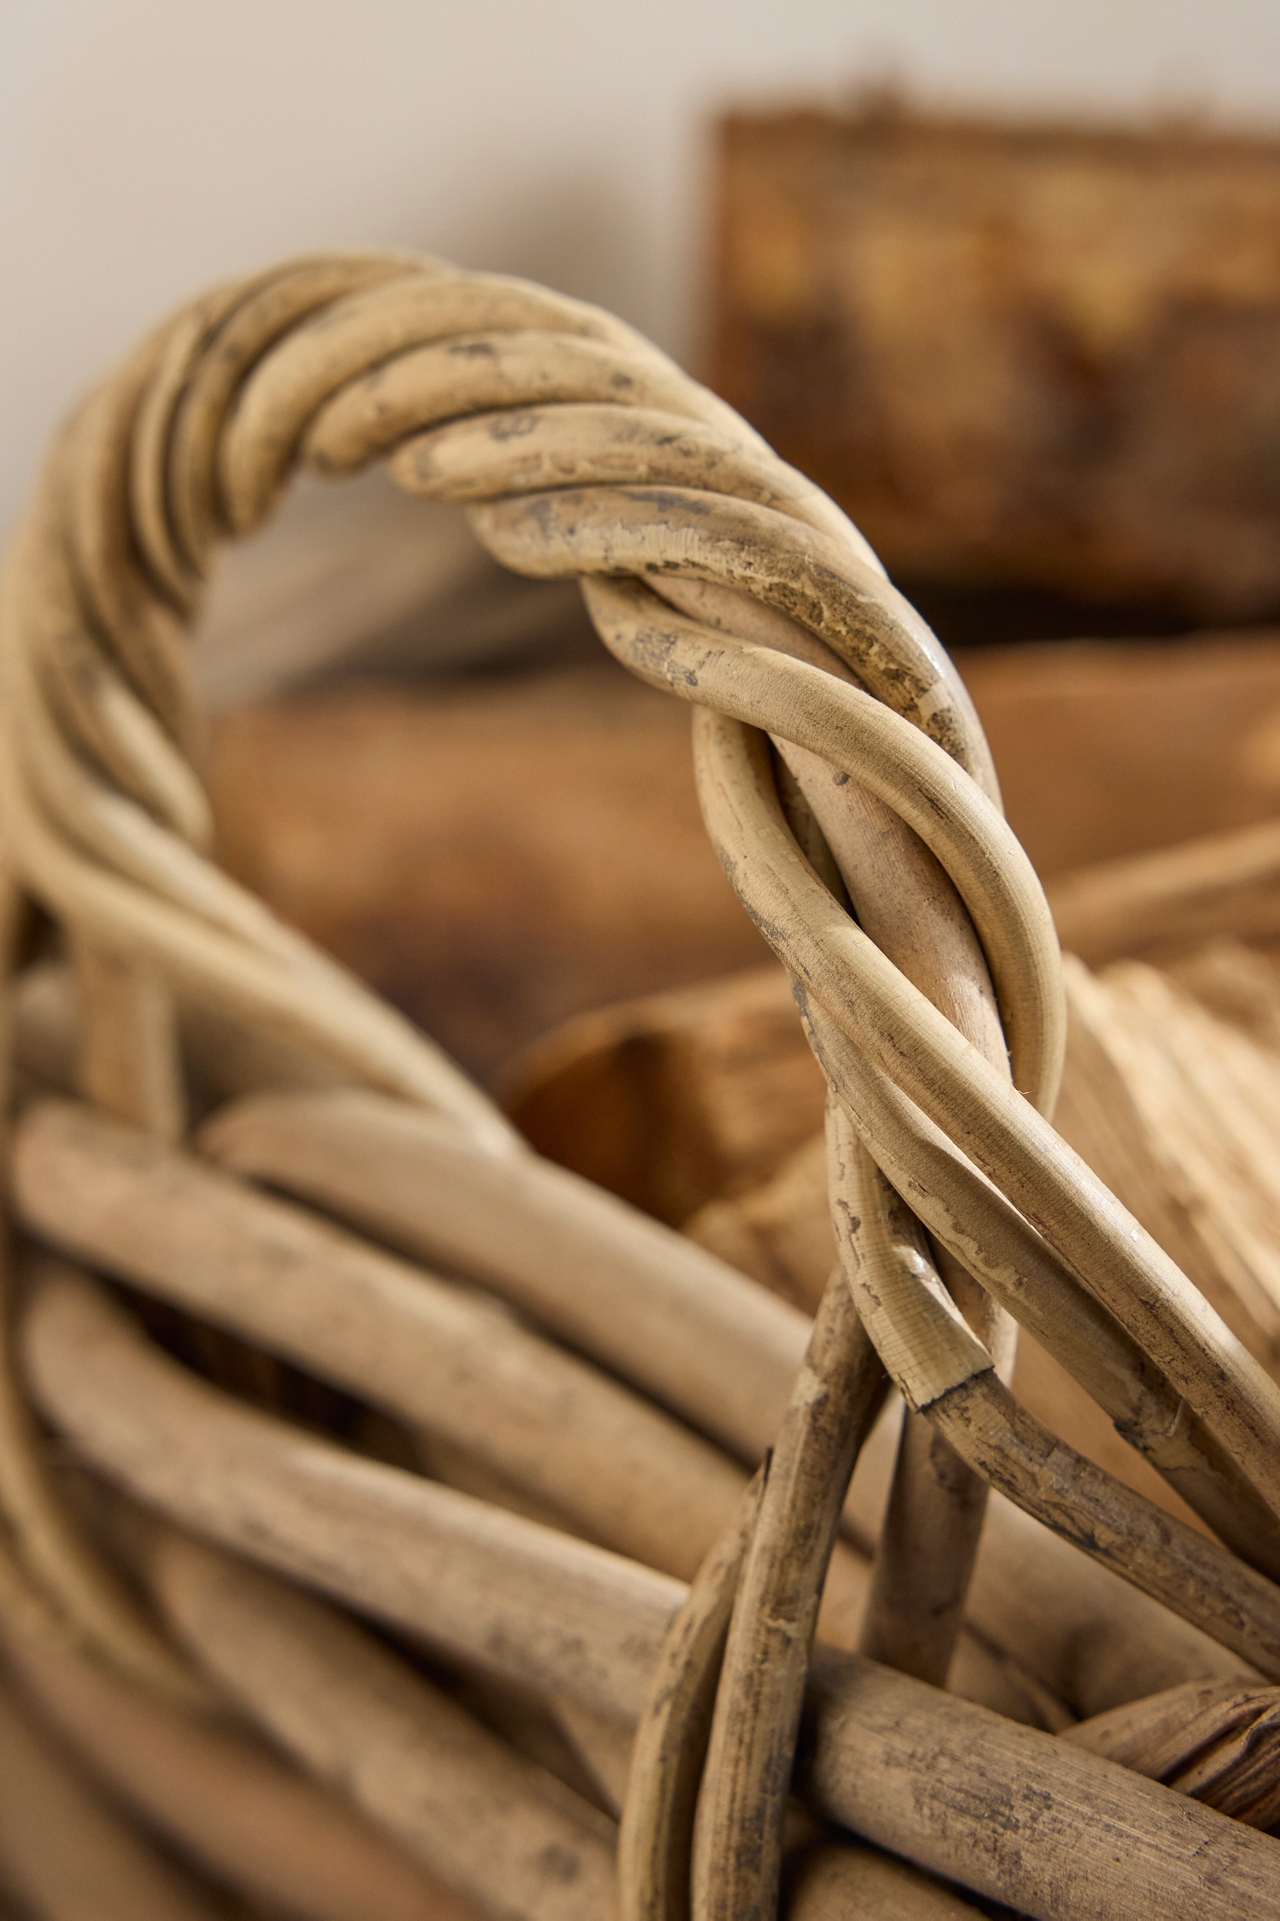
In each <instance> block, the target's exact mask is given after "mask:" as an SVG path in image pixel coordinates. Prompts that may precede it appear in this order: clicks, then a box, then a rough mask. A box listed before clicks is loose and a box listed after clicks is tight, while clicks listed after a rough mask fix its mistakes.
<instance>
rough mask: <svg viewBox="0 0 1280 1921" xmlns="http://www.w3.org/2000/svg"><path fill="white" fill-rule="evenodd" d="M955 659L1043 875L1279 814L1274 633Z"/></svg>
mask: <svg viewBox="0 0 1280 1921" xmlns="http://www.w3.org/2000/svg"><path fill="white" fill-rule="evenodd" d="M956 664H957V666H958V667H959V668H960V671H961V673H962V674H963V676H964V682H965V685H966V687H967V688H968V689H969V692H970V693H971V694H972V696H973V699H974V703H975V705H976V706H977V709H978V713H979V715H980V717H981V720H982V726H983V731H984V732H985V734H986V736H987V739H988V741H989V742H990V744H991V752H992V755H993V756H994V759H995V763H996V768H997V770H998V772H999V775H1000V787H1001V792H1002V793H1003V796H1004V804H1005V810H1006V812H1007V814H1008V816H1009V823H1010V825H1011V826H1012V828H1013V830H1014V832H1015V833H1016V834H1017V836H1018V839H1019V840H1020V841H1021V842H1022V844H1023V846H1024V847H1025V848H1026V850H1027V852H1028V854H1029V855H1030V856H1031V859H1032V862H1033V864H1034V865H1035V868H1036V871H1037V873H1039V874H1040V875H1041V876H1042V877H1044V876H1056V875H1060V874H1062V875H1065V874H1067V873H1070V872H1074V871H1075V870H1077V869H1079V868H1081V867H1086V866H1089V865H1092V864H1093V863H1095V862H1098V861H1105V860H1113V859H1118V858H1120V857H1122V856H1126V855H1133V854H1141V853H1145V852H1147V851H1148V850H1150V849H1152V848H1156V847H1171V846H1174V845H1175V844H1178V843H1181V842H1183V841H1189V840H1191V839H1193V838H1194V837H1197V836H1200V835H1205V834H1219V833H1225V832H1227V831H1228V830H1230V829H1233V828H1239V827H1246V826H1249V825H1250V824H1252V823H1254V822H1258V821H1268V822H1269V821H1270V820H1271V819H1272V818H1273V817H1274V816H1275V814H1276V813H1277V811H1280V646H1278V645H1277V634H1276V633H1275V631H1274V630H1267V629H1264V630H1262V631H1257V632H1252V633H1236V634H1212V633H1209V634H1196V635H1194V636H1192V637H1190V638H1188V639H1184V640H1071V641H1059V642H1054V643H1052V644H1044V645H1038V646H1034V647H1028V646H1017V647H966V648H964V649H962V650H961V651H960V652H959V653H958V655H957V661H956ZM1056 905H1057V903H1056V901H1055V907H1056ZM1139 931H1140V932H1141V931H1143V930H1141V928H1140V929H1139ZM1067 944H1068V945H1071V947H1072V951H1073V952H1080V951H1082V950H1081V949H1080V948H1079V946H1078V944H1077V937H1076V936H1075V934H1074V933H1072V935H1071V936H1070V938H1069V940H1068V943H1067Z"/></svg>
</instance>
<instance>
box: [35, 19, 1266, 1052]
mask: <svg viewBox="0 0 1280 1921" xmlns="http://www.w3.org/2000/svg"><path fill="white" fill-rule="evenodd" d="M0 25H2V27H3V58H2V59H0V240H2V242H3V259H4V262H5V284H6V295H5V299H4V301H3V304H2V305H0V418H2V419H3V422H4V435H3V439H2V440H0V524H2V525H4V526H8V525H9V524H10V522H11V521H12V519H13V516H14V515H15V514H16V513H17V512H18V511H19V509H20V505H21V502H22V499H23V497H24V494H25V492H26V490H27V489H28V488H29V486H30V484H31V482H32V478H33V475H34V473H35V471H36V468H37V464H38V460H39V456H40V450H41V448H42V446H43V444H44V442H45V441H46V439H47V437H48V435H49V434H50V432H51V431H52V430H53V428H54V426H55V424H56V422H57V419H58V417H59V415H60V413H61V411H62V410H63V409H64V408H65V407H66V406H67V405H68V404H69V402H70V401H71V400H72V399H73V398H74V396H75V395H76V394H77V393H78V392H79V391H80V390H82V389H83V387H84V386H85V385H86V383H88V382H89V381H90V380H91V379H92V377H93V375H94V374H95V372H97V371H98V370H99V369H101V368H103V367H104V366H105V365H106V364H108V363H109V362H110V361H111V359H112V358H113V357H114V356H115V355H117V354H119V353H120V352H121V351H123V350H124V349H125V348H126V346H127V345H128V344H129V343H130V342H131V341H132V340H133V339H134V338H135V337H136V336H137V335H138V334H139V333H140V332H142V331H143V330H144V329H145V328H146V327H147V326H148V325H149V324H150V323H151V322H152V320H153V319H155V318H156V317H157V316H158V315H160V314H162V313H163V312H165V311H166V310H167V309H168V308H170V307H171V306H173V305H174V304H176V303H178V302H180V301H181V300H183V299H184V298H185V297H187V296H189V295H191V294H193V293H195V292H197V291H199V290H200V289H202V288H203V287H205V286H206V285H208V284H209V283H211V282H213V281H216V280H218V279H219V278H221V277H223V276H227V275H231V274H235V273H237V272H240V271H242V270H246V269H251V268H253V267H255V266H258V265H261V264H263V263H265V262H268V261H270V260H272V259H274V258H276V257H280V256H286V255H290V254H294V253H299V252H302V251H305V250H309V249H316V248H324V247H328V246H335V245H336V246H345V245H352V244H359V245H368V244H387V245H391V246H397V247H404V246H407V247H414V248H422V249H425V250H427V251H429V252H434V253H439V254H443V255H446V256H448V257H450V258H452V259H454V260H456V261H458V262H460V263H462V264H465V265H469V266H475V267H484V268H493V269H498V270H503V271H508V272H513V273H517V274H524V275H529V276H532V277H533V278H536V279H540V280H544V281H547V282H548V283H550V284H552V285H554V286H557V287H559V288H562V289H564V290H566V291H568V292H571V293H574V294H577V295H581V296H583V297H585V298H588V299H591V300H594V301H598V302H600V303H602V304H604V305H605V306H608V307H610V308H612V309H614V310H615V311H617V312H619V313H621V314H622V315H624V316H625V317H626V318H627V319H629V320H631V321H632V322H634V323H635V324H636V325H637V326H639V327H640V328H642V329H643V330H644V331H646V332H647V333H649V334H651V335H652V336H653V337H654V338H655V339H656V340H657V341H658V342H659V343H660V344H661V345H662V346H664V347H665V348H666V349H668V351H670V352H671V353H673V354H674V355H675V356H676V357H677V358H678V359H680V360H681V361H682V362H683V363H684V364H686V365H688V366H690V367H691V368H692V369H693V370H695V371H696V372H698V373H699V374H700V375H701V377H703V378H705V379H707V380H708V381H709V382H710V383H711V384H712V385H714V386H716V387H717V388H718V389H719V390H720V391H721V392H723V393H724V394H725V395H726V396H727V397H728V398H729V399H730V400H731V401H732V402H733V403H734V405H736V406H737V407H739V408H740V409H741V410H742V411H743V412H744V413H745V414H747V416H748V417H749V418H751V419H752V420H753V421H754V422H755V423H756V424H757V425H759V426H760V427H761V428H762V429H763V430H764V431H765V432H766V434H768V436H769V437H770V438H771V439H772V440H773V441H774V442H775V444H776V445H777V446H778V447H779V448H780V450H781V451H782V452H783V453H784V454H785V455H786V456H787V457H788V458H790V459H792V460H794V461H795V462H796V463H797V464H798V465H800V466H803V467H805V468H806V469H807V470H808V471H810V472H811V473H813V474H814V475H815V476H816V478H818V479H819V480H820V481H821V482H822V484H823V485H824V486H826V487H827V488H828V489H829V490H830V491H832V492H833V493H834V494H836V495H837V497H838V498H840V499H841V500H842V501H843V502H844V504H845V505H847V506H848V507H849V509H850V511H851V512H853V513H854V515H855V517H856V518H857V519H858V520H859V522H860V523H861V524H862V525H863V526H864V528H865V530H866V531H867V533H868V534H869V536H870V537H871V538H872V540H873V541H874V542H875V543H876V544H877V546H878V547H879V549H880V551H881V552H882V554H883V555H884V557H885V560H886V562H887V564H888V565H889V567H890V569H891V571H892V572H893V574H894V576H895V578H896V579H897V580H898V581H899V583H900V584H901V585H902V586H903V587H904V588H905V589H906V591H907V592H908V593H910V594H911V595H912V596H913V598H915V599H916V600H917V602H918V604H919V605H920V606H921V607H922V609H923V610H924V612H925V613H926V615H927V616H928V617H929V618H930V619H931V620H932V621H933V622H934V624H935V625H936V627H937V629H938V631H939V633H940V635H941V636H942V638H943V640H944V641H945V642H946V643H947V644H948V645H949V646H951V647H953V648H955V649H956V650H957V652H958V654H959V657H960V659H961V664H962V670H963V671H964V673H965V674H966V677H967V678H968V679H969V681H970V685H971V687H972V689H973V691H974V694H975V697H976V698H977V700H978V703H979V706H980V709H981V711H982V714H983V718H984V721H985V723H986V725H987V727H988V730H989V732H990V734H991V737H992V741H993V745H994V747H995V750H996V756H997V761H998V764H999V766H1000V770H1001V775H1002V779H1003V781H1004V784H1005V790H1006V796H1007V800H1008V805H1009V811H1010V815H1011V818H1012V819H1013V821H1014V824H1015V826H1016V827H1017V829H1018V831H1019V832H1020V833H1021V834H1022V836H1023V838H1024V840H1025V842H1026V844H1027V846H1028V848H1029V850H1030V851H1031V853H1032V856H1033V858H1034V859H1035V860H1036V862H1037V864H1038V865H1039V867H1040V869H1041V872H1042V873H1043V874H1044V875H1045V876H1046V877H1047V878H1050V879H1053V878H1054V877H1055V876H1062V875H1066V874H1071V873H1073V872H1075V871H1077V870H1079V869H1081V868H1087V867H1088V866H1089V865H1090V864H1091V863H1094V862H1097V861H1099V860H1104V859H1111V858H1115V857H1118V856H1123V855H1127V854H1132V853H1135V852H1139V851H1142V850H1144V849H1150V848H1153V847H1159V846H1162V845H1165V844H1168V843H1172V842H1175V841H1178V840H1182V839H1185V838H1187V837H1188V836H1191V835H1195V834H1198V833H1205V832H1210V831H1216V830H1222V829H1226V828H1233V827H1239V826H1241V825H1244V824H1247V823H1249V822H1253V821H1260V820H1265V819H1267V818H1269V817H1270V816H1271V815H1273V814H1274V813H1275V811H1276V806H1277V800H1278V799H1280V654H1278V653H1277V649H1276V646H1275V638H1274V633H1273V629H1272V623H1273V622H1274V621H1276V620H1277V619H1278V618H1280V541H1278V540H1277V538H1276V534H1277V530H1278V527H1280V144H1278V143H1277V130H1278V129H1280V13H1278V12H1277V10H1276V8H1275V7H1274V5H1272V4H1269V0H1221V3H1220V4H1219V5H1218V6H1216V7H1214V8H1206V7H1204V6H1203V5H1196V4H1192V0H1109V3H1108V4H1101V3H1100V0H1075V4H1072V5H1067V4H1064V3H1059V0H1051V3H1049V0H1040V3H1039V4H1037V5H1035V6H1027V5H1025V4H1014V0H970V3H969V4H966V5H964V6H963V7H958V6H955V5H953V4H947V3H946V0H862V3H861V4H835V3H834V0H792V4H791V5H790V6H788V7H786V8H779V7H777V6H766V5H764V4H761V3H760V0H735V3H734V4H732V5H730V4H720V3H719V0H701V3H700V4H699V3H694V4H690V3H689V0H685V4H682V5H677V4H676V3H675V0H649V4H648V5H647V6H645V7H643V8H629V7H624V6H621V5H617V4H608V3H600V0H597V4H588V0H543V4H541V5H539V6H526V5H517V4H514V0H468V4H466V5H465V6H463V5H445V4H439V3H437V0H366V4H364V5H360V6H357V5H355V4H352V3H351V0H255V4H252V5H251V4H248V0H219V4H216V5H215V4H210V3H209V0H184V4H182V5H180V6H174V5H172V4H163V3H162V0H39V4H36V3H35V0H23V3H18V0H0ZM1033 643H1038V644H1033ZM599 656H600V650H599V648H598V646H597V645H596V644H595V643H594V642H593V640H592V638H591V636H590V634H589V632H588V631H587V630H586V627H585V623H584V621H583V618H582V616H581V613H580V612H579V610H578V608H577V603H576V598H575V595H574V593H573V592H572V590H567V589H559V588H554V587H545V588H544V587H539V588H532V587H530V586H528V585H527V584H525V583H520V582H513V581H510V580H508V579H507V578H506V577H502V576H497V574H496V570H494V569H493V568H492V566H491V565H490V564H489V563H488V562H487V561H486V560H485V558H484V556H483V555H482V554H481V553H480V552H479V550H478V549H477V548H476V546H475V544H474V542H473V541H472V540H471V538H470V536H469V534H468V532H467V530H466V528H465V525H464V523H463V522H462V520H461V518H460V517H459V518H455V517H453V516H451V515H449V514H442V513H439V512H433V511H430V510H424V509H423V508H422V506H421V505H420V504H417V503H410V502H408V501H407V500H403V499H400V498H399V497H397V496H395V495H394V494H393V493H392V491H391V489H390V487H389V485H388V484H387V483H385V482H384V481H383V480H382V479H381V478H380V476H377V475H374V476H371V477H369V478H367V479H365V480H363V481H360V482H358V483H354V484H349V485H346V486H344V487H342V488H340V489H336V490H333V491H329V490H326V489H325V488H323V487H322V486H319V485H310V484H308V485H307V486H304V487H303V488H302V489H300V490H299V492H298V494H297V495H296V496H295V498H294V499H293V500H292V501H291V502H290V504H289V505H288V506H287V507H286V509H285V510H284V512H283V513H282V514H281V516H280V517H279V520H278V521H277V523H276V524H275V525H274V526H273V527H272V528H271V529H270V530H269V531H268V532H267V533H266V534H265V535H264V536H261V537H259V538H258V539H256V540H255V541H254V542H251V543H249V544H248V546H247V547H246V548H245V549H244V550H243V551H241V552H237V553H235V554H234V555H232V556H230V557H229V559H228V561H227V563H226V565H225V567H224V571H223V574H222V576H221V577H220V578H219V580H218V582H217V583H216V586H215V590H214V594H213V598H212V604H211V606H210V609H209V613H208V619H207V621H206V623H205V628H204V630H203V632H202V635H201V637H200V639H199V641H198V644H197V661H198V667H199V671H200V673H201V675H202V678H203V681H204V685H205V690H206V694H207V698H208V700H209V703H210V705H211V707H212V709H213V710H214V712H215V715H217V716H218V719H217V722H216V725H215V727H214V729H213V731H212V734H211V741H210V760H209V777H210V780H211V783H212V786H213V790H214V793H215V799H216V802H217V806H218V811H219V817H220V821H221V827H222V834H223V848H224V854H225V857H226V858H227V860H228V861H229V862H230V863H231V865H232V866H233V867H234V868H235V869H236V870H237V871H238V872H239V873H241V874H242V875H243V876H244V877H245V878H246V879H247V880H249V881H250V882H251V883H252V884H254V885H255V886H257V887H258V888H260V889H261V890H262V891H263V892H264V893H265V894H266V895H267V896H268V898H270V899H271V900H272V901H273V902H274V903H275V904H276V905H277V906H278V907H279V908H280V910H281V911H282V912H284V913H286V914H287V915H289V916H290V917H291V918H293V919H294V920H295V921H297V922H299V923H300V924H301V925H303V926H304V927H306V928H307V929H308V930H309V931H311V932H312V933H313V934H314V935H315V936H316V937H317V938H319V939H320V940H322V941H324V942H325V943H326V944H327V945H328V946H330V947H331V948H332V949H333V950H334V951H336V952H338V953H339V954H341V955H342V956H343V957H344V958H345V959H346V960H348V961H349V962H350V963H351V964H352V965H353V966H355V967H357V968H358V969H359V970H360V971H362V972H363V973H364V974H365V975H367V976H368V977H369V978H370V979H371V980H373V981H374V982H375V983H376V984H377V985H378V986H379V987H380V988H381V989H382V990H383V991H384V992H386V993H388V994H390V995H391V996H392V997H393V998H394V999H396V1000H397V1001H398V1002H399V1003H400V1004H401V1005H403V1006H404V1007H406V1008H407V1009H408V1010H409V1011H410V1012H412V1013H413V1014H414V1015H415V1016H416V1017H417V1018H419V1019H420V1020H422V1021H423V1022H424V1023H425V1024H426V1025H427V1026H429V1027H430V1028H432V1029H433V1031H435V1032H436V1033H437V1034H438V1035H439V1036H440V1038H441V1039H443V1040H444V1041H445V1042H446V1043H447V1044H448V1045H450V1046H451V1047H452V1048H454V1050H455V1051H456V1052H457V1053H458V1054H459V1055H460V1057H461V1058H462V1059H463V1060H464V1061H466V1062H467V1064H468V1065H469V1066H471V1067H472V1068H473V1069H474V1070H475V1071H476V1072H478V1073H480V1074H482V1075H484V1076H490V1077H491V1076H495V1075H498V1076H500V1075H501V1074H502V1072H503V1071H504V1064H506V1063H508V1062H509V1061H510V1058H511V1056H512V1054H513V1052H514V1051H516V1050H519V1049H520V1048H521V1047H522V1046H524V1045H525V1044H526V1043H528V1042H529V1041H530V1040H532V1039H533V1038H534V1037H535V1036H537V1035H539V1034H541V1033H543V1032H544V1031H545V1030H546V1029H547V1028H549V1027H551V1026H553V1025H554V1024H555V1023H557V1022H559V1021H561V1020H563V1019H564V1018H565V1017H566V1016H569V1015H572V1014H580V1013H582V1012H583V1011H585V1010H589V1009H591V1008H596V1007H600V1006H602V1005H604V1004H605V1003H607V1002H610V1001H616V1000H618V999H619V998H621V997H625V996H634V995H637V994H644V993H648V992H651V991H653V990H655V989H658V988H664V987H670V986H673V985H679V984H682V983H686V982H691V981H697V980H701V979H705V978H707V977H710V976H714V975H717V974H720V973H723V972H725V971H726V970H729V969H732V968H734V967H738V966H743V965H746V964H749V963H750V962H752V961H754V960H757V959H759V958H761V957H762V950H761V949H760V948H759V946H758V944H757V941H756V936H755V935H754V934H753V933H752V931H751V930H750V928H749V927H748V926H747V924H746V922H745V921H744V920H743V919H742V917H741V915H740V914H739V911H738V909H737V907H736V904H735V903H734V902H733V900H732V898H731V897H730V895H729V893H728V890H727V887H726V886H725V884H724V883H723V881H722V878H721V876H720V874H719V872H718V869H717V868H716V866H715V863H714V861H713V860H712V857H711V856H710V854H709V852H708V851H707V849H706V848H705V845H704V843H703V839H702V834H701V828H700V824H699V822H698V819H697V813H696V806H695V803H694V799H693V790H692V782H691V778H690V773H689V766H688V747H687V731H688V728H687V714H686V713H685V712H684V711H683V710H682V709H680V708H679V707H677V706H676V705H675V704H674V703H670V702H667V701H665V700H663V699H662V698H660V697H659V696H657V695H654V694H651V693H649V692H647V691H646V690H644V689H640V688H637V687H634V686H633V685H632V684H631V683H629V682H628V681H627V680H626V679H625V677H624V676H622V675H621V674H620V672H619V671H618V670H615V669H613V668H612V667H611V666H610V664H609V663H607V662H605V661H603V660H601V659H600V657H599ZM495 775H498V776H500V777H498V778H496V777H495ZM512 930H517V933H518V937H517V935H516V934H513V931H512Z"/></svg>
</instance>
